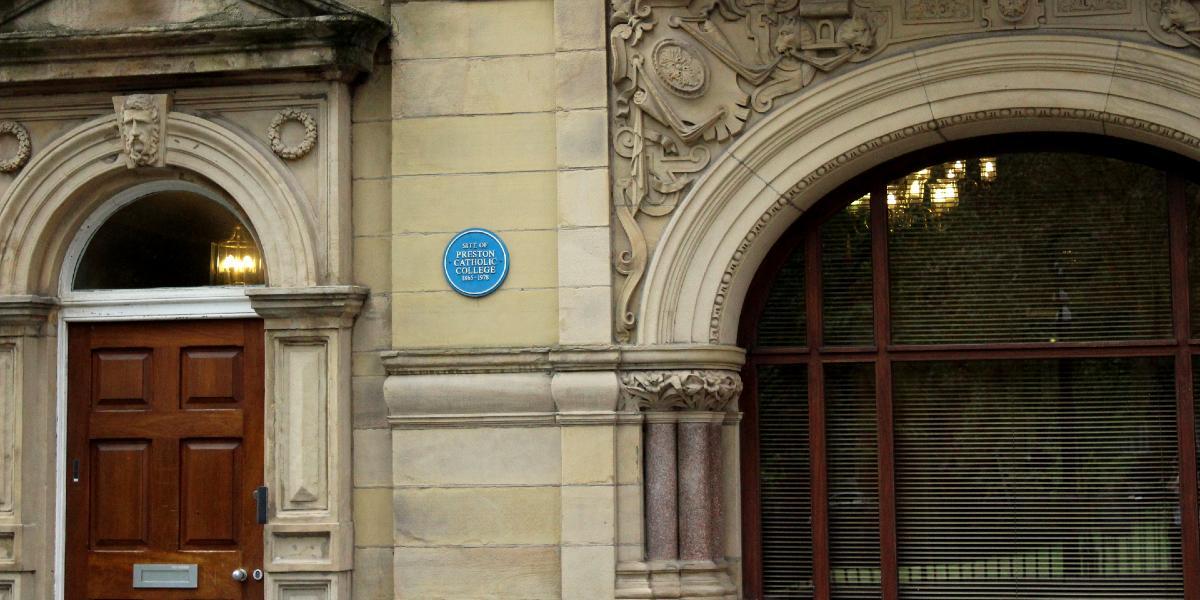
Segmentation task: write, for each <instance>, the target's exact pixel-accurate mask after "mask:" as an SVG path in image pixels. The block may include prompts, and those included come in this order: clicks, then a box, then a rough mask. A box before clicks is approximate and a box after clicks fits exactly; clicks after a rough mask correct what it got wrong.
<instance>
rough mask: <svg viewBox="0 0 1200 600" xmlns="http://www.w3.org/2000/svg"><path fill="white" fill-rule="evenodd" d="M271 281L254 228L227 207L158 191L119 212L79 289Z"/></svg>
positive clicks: (98, 242) (103, 229)
mask: <svg viewBox="0 0 1200 600" xmlns="http://www.w3.org/2000/svg"><path fill="white" fill-rule="evenodd" d="M265 279H266V271H265V268H264V265H263V262H262V251H261V250H260V248H259V246H258V243H257V242H256V241H255V239H254V236H253V234H252V233H251V230H250V229H249V228H248V227H247V226H246V225H245V223H244V222H243V220H242V219H241V218H239V216H238V215H237V214H235V213H234V212H232V211H231V210H230V209H229V208H227V207H226V206H225V205H224V204H223V203H220V202H217V201H215V200H213V199H210V198H208V197H206V196H205V195H201V194H199V193H195V192H191V191H183V190H167V191H158V192H154V193H151V194H148V195H145V196H142V197H140V198H138V199H136V200H134V201H132V202H130V203H128V204H125V205H124V206H122V207H120V208H119V209H117V210H116V211H115V212H113V213H112V214H111V216H109V217H108V219H107V220H105V221H104V223H103V224H102V225H100V226H99V227H98V228H97V229H96V231H95V233H94V234H93V235H92V236H91V239H90V240H88V242H87V246H86V249H85V250H84V251H83V254H82V256H81V258H80V260H79V265H78V268H77V269H76V270H75V276H74V280H73V285H72V287H73V289H76V290H121V289H125V290H127V289H141V288H181V287H202V286H227V285H257V284H262V283H263V282H264V281H265Z"/></svg>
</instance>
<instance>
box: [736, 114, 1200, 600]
mask: <svg viewBox="0 0 1200 600" xmlns="http://www.w3.org/2000/svg"><path fill="white" fill-rule="evenodd" d="M1009 152H1077V153H1084V154H1091V155H1097V156H1105V157H1110V158H1117V159H1121V160H1125V161H1129V162H1134V163H1141V164H1145V165H1147V166H1150V167H1153V168H1156V169H1160V170H1163V171H1165V172H1166V173H1168V196H1169V197H1168V205H1169V208H1168V211H1169V227H1170V267H1171V310H1172V318H1173V333H1174V335H1173V339H1172V340H1169V341H1166V340H1150V341H1128V342H1103V343H1086V342H1078V343H1069V344H1053V345H1051V344H1046V343H1003V344H941V345H921V346H915V345H910V346H905V345H896V344H893V343H892V340H891V326H890V316H891V315H890V301H889V297H888V292H889V289H890V286H889V282H888V276H889V273H888V268H887V265H888V264H889V263H888V222H887V219H888V213H887V200H886V185H887V183H888V182H889V181H892V180H894V179H896V178H899V177H903V176H904V175H906V174H907V173H911V172H913V171H916V170H918V169H921V168H923V167H926V166H928V165H932V164H938V163H942V162H946V161H950V160H954V159H958V158H961V157H965V156H984V155H996V154H999V153H1009ZM1197 173H1200V166H1198V165H1197V163H1195V162H1192V161H1191V160H1188V159H1186V158H1183V157H1181V156H1179V155H1176V154H1172V153H1169V152H1166V151H1163V150H1161V149H1158V148H1153V147H1149V146H1145V145H1141V144H1137V143H1133V142H1125V141H1122V140H1118V139H1115V138H1108V137H1102V136H1093V135H1076V134H1023V135H1007V136H988V137H981V138H975V139H972V140H967V141H961V142H951V143H947V144H943V145H940V146H938V147H935V148H931V149H926V150H922V151H918V152H915V153H912V154H909V155H906V156H903V157H901V158H898V159H895V160H892V161H890V162H888V163H886V164H884V165H882V166H880V167H878V168H875V169H872V170H870V171H868V172H866V173H864V174H863V175H861V176H859V177H858V178H856V179H854V180H853V181H851V182H849V183H847V184H846V185H843V186H841V187H840V188H838V189H837V190H835V191H833V192H832V193H830V194H828V195H827V196H826V197H825V198H823V199H822V200H821V201H819V202H818V203H817V204H815V205H814V206H813V207H811V208H810V209H809V210H808V211H807V212H806V213H805V214H804V215H803V216H802V217H801V218H800V219H799V220H798V221H797V222H796V223H795V224H794V225H793V226H792V227H791V228H790V229H789V231H788V232H787V233H786V234H785V235H784V236H783V237H782V238H781V239H780V241H779V242H778V243H776V245H775V247H774V248H772V250H771V251H770V252H769V253H768V255H767V257H766V259H765V260H764V262H763V264H762V265H761V267H760V268H759V271H758V273H757V274H756V275H755V278H754V281H753V283H752V284H751V287H750V290H749V293H748V295H747V299H746V303H745V305H744V309H743V314H742V320H741V324H740V329H739V344H740V345H741V346H742V347H744V348H747V349H748V357H747V363H746V366H745V368H744V370H743V374H742V375H743V380H744V382H745V392H744V393H743V396H742V400H741V410H742V412H743V421H742V428H741V489H742V545H743V548H742V563H743V565H742V572H743V585H744V593H745V596H746V597H747V598H751V599H759V598H762V594H763V572H762V566H763V565H762V523H761V519H760V514H761V502H760V482H759V473H760V464H759V458H760V447H759V433H758V432H759V429H758V417H759V415H758V406H757V397H758V393H757V377H756V372H757V371H756V367H757V366H759V365H763V364H805V365H808V369H807V372H808V397H809V398H810V399H811V400H810V402H809V403H808V406H809V409H808V410H809V415H808V417H809V452H810V456H809V460H810V465H811V473H810V477H811V482H810V485H811V491H812V509H811V510H812V538H813V540H812V551H813V556H812V564H813V589H814V594H813V597H814V598H816V599H818V600H824V599H828V598H830V562H829V539H828V528H829V519H828V504H827V503H828V485H827V477H826V476H827V468H826V456H825V448H826V439H825V414H824V413H825V407H824V402H821V401H816V400H817V399H820V398H822V397H823V389H822V388H823V378H824V373H823V370H824V369H823V366H824V365H825V364H829V363H838V362H856V363H874V366H875V385H876V388H875V389H876V413H877V421H878V431H877V436H878V439H877V443H878V457H879V538H880V559H881V565H880V567H881V578H882V580H881V589H882V598H883V600H897V599H898V598H899V567H898V564H897V563H898V554H897V537H896V489H895V479H894V473H895V464H894V463H893V443H894V441H893V425H894V419H893V414H892V409H893V394H892V373H891V371H892V364H893V362H895V361H906V360H914V361H932V360H982V359H999V358H1004V359H1032V358H1084V357H1111V356H1163V357H1174V358H1175V392H1176V406H1177V430H1178V444H1179V452H1180V454H1179V471H1180V473H1179V476H1180V479H1179V481H1180V504H1181V528H1182V536H1181V537H1182V544H1183V548H1182V549H1181V550H1182V552H1181V553H1182V557H1183V565H1182V568H1183V576H1184V589H1185V597H1186V598H1188V599H1189V600H1200V532H1198V527H1200V517H1198V514H1197V496H1198V494H1197V472H1196V460H1197V459H1196V435H1195V433H1196V432H1195V429H1196V426H1195V418H1194V410H1195V409H1194V398H1193V373H1192V370H1193V368H1192V365H1193V357H1196V356H1200V339H1197V338H1200V336H1197V337H1193V335H1192V334H1191V332H1192V326H1191V311H1190V309H1189V307H1190V306H1191V301H1192V300H1191V299H1190V298H1189V281H1188V277H1189V272H1188V252H1189V249H1188V230H1187V228H1188V223H1187V217H1188V206H1187V198H1186V197H1185V185H1186V181H1187V180H1185V179H1184V177H1183V176H1182V175H1181V174H1193V175H1192V177H1195V175H1194V174H1197ZM866 194H870V195H871V200H870V203H871V204H870V205H871V213H870V219H871V222H870V223H871V227H870V229H871V232H872V233H871V235H872V239H871V251H872V270H873V284H874V294H873V313H874V333H875V344H874V345H871V346H858V347H846V346H840V347H823V346H822V343H821V336H822V306H821V302H822V294H821V260H820V250H821V244H820V236H819V235H817V231H818V230H817V228H818V227H819V226H820V224H821V223H823V222H824V221H826V220H828V219H829V218H830V217H831V216H833V215H834V214H836V213H837V212H838V211H840V210H842V209H843V208H845V207H846V206H847V205H848V204H849V203H850V202H852V201H853V200H855V199H858V198H861V197H863V196H864V195H866ZM1196 226H1200V224H1197V225H1196ZM795 251H803V252H804V253H805V289H804V294H805V303H804V306H805V313H806V330H807V336H806V339H807V345H806V346H803V347H769V348H767V347H759V346H758V345H757V343H756V339H755V338H756V332H757V330H758V323H759V319H760V318H761V317H762V315H763V312H764V310H765V308H766V305H767V298H768V293H769V291H770V289H771V286H772V284H773V283H774V282H775V281H776V277H777V275H778V274H779V272H780V270H781V269H782V268H783V266H784V264H785V263H786V262H787V260H788V258H789V257H790V256H791V255H792V253H793V252H795ZM1196 301H1197V302H1200V299H1197V300H1196Z"/></svg>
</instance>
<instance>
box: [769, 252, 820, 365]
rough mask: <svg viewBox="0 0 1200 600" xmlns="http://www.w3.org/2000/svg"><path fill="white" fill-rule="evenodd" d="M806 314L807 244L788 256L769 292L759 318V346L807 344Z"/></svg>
mask: <svg viewBox="0 0 1200 600" xmlns="http://www.w3.org/2000/svg"><path fill="white" fill-rule="evenodd" d="M807 322H808V319H807V317H806V316H805V314H804V244H800V245H799V246H798V247H797V248H796V249H795V250H793V251H792V255H791V256H789V257H788V259H787V262H786V263H784V265H783V268H782V269H780V271H779V274H778V275H777V276H776V277H775V282H774V283H773V284H772V285H771V291H770V292H769V293H768V294H767V306H766V308H765V309H764V310H763V314H762V317H761V318H759V320H758V338H757V345H758V346H803V345H804V343H805V338H806V337H807V331H805V327H807V325H806V323H807Z"/></svg>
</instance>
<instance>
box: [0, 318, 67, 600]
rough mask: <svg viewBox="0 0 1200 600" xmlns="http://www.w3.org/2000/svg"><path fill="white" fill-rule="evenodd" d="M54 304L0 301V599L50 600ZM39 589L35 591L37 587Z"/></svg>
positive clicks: (52, 491)
mask: <svg viewBox="0 0 1200 600" xmlns="http://www.w3.org/2000/svg"><path fill="white" fill-rule="evenodd" d="M56 304H57V302H56V301H55V300H54V299H51V298H43V297H37V296H9V297H0V598H4V599H5V600H8V599H9V598H11V599H13V600H32V599H34V598H44V597H48V596H49V595H50V590H49V588H48V586H49V583H50V580H49V578H48V577H39V578H37V579H35V575H36V574H37V573H46V574H49V573H50V572H51V570H52V569H51V564H52V560H53V545H52V544H50V543H48V541H49V540H50V539H52V538H51V537H50V534H49V532H50V531H51V527H50V526H49V524H50V523H52V522H53V519H54V512H53V510H54V509H53V507H54V487H55V482H54V478H53V475H52V474H53V473H54V468H53V464H54V450H53V447H54V441H53V440H54V429H53V428H54V419H53V416H52V415H53V410H54V405H55V403H54V391H53V387H52V382H53V381H54V364H55V363H54V349H55V345H56V344H55V337H54V329H53V327H52V326H51V321H50V316H51V314H52V312H53V310H54V308H55V306H56ZM39 586H41V587H39Z"/></svg>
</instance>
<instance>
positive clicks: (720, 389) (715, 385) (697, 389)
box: [621, 369, 742, 412]
mask: <svg viewBox="0 0 1200 600" xmlns="http://www.w3.org/2000/svg"><path fill="white" fill-rule="evenodd" d="M741 393H742V377H741V376H740V375H738V373H737V372H736V371H722V370H715V369H713V370H709V369H705V370H699V369H691V370H669V371H625V372H622V373H621V408H622V410H626V411H637V410H643V411H668V410H695V411H711V412H723V411H725V410H727V409H728V408H729V407H730V406H732V405H733V403H734V401H735V400H737V398H738V396H739V395H740V394H741Z"/></svg>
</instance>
